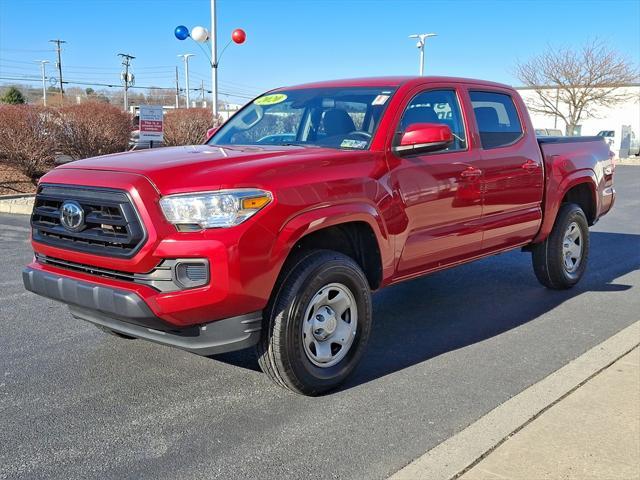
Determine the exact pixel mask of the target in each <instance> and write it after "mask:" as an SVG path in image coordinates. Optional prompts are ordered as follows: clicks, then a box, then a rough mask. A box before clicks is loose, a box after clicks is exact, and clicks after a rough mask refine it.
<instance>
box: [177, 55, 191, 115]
mask: <svg viewBox="0 0 640 480" xmlns="http://www.w3.org/2000/svg"><path fill="white" fill-rule="evenodd" d="M194 55H195V54H193V53H183V54H182V55H178V56H179V57H182V58H183V59H184V83H185V84H186V86H185V91H186V92H187V108H191V104H190V102H189V58H190V57H193V56H194Z"/></svg>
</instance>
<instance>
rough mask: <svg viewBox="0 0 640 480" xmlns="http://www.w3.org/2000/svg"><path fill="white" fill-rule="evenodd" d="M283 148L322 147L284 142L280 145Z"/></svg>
mask: <svg viewBox="0 0 640 480" xmlns="http://www.w3.org/2000/svg"><path fill="white" fill-rule="evenodd" d="M277 145H280V146H282V147H309V148H320V145H314V144H312V143H301V142H284V143H278V144H277Z"/></svg>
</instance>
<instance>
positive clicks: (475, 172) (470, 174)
mask: <svg viewBox="0 0 640 480" xmlns="http://www.w3.org/2000/svg"><path fill="white" fill-rule="evenodd" d="M480 175H482V170H480V169H479V168H475V167H467V168H465V169H464V170H463V171H462V172H460V176H461V177H462V178H466V179H473V178H478V177H479V176H480Z"/></svg>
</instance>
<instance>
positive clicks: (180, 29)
mask: <svg viewBox="0 0 640 480" xmlns="http://www.w3.org/2000/svg"><path fill="white" fill-rule="evenodd" d="M173 33H174V35H175V36H176V38H177V39H178V40H186V39H187V38H189V29H188V28H187V27H185V26H184V25H178V26H177V27H176V29H175V30H174V32H173Z"/></svg>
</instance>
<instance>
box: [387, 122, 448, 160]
mask: <svg viewBox="0 0 640 480" xmlns="http://www.w3.org/2000/svg"><path fill="white" fill-rule="evenodd" d="M452 143H453V133H452V132H451V129H450V128H449V126H448V125H444V124H442V123H414V124H412V125H409V126H408V127H407V130H406V131H405V132H404V133H403V134H402V137H400V143H399V144H398V145H396V146H395V147H393V151H394V152H395V153H396V154H397V155H415V154H418V153H426V152H437V151H438V150H444V149H445V148H447V147H448V146H449V145H451V144H452Z"/></svg>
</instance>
